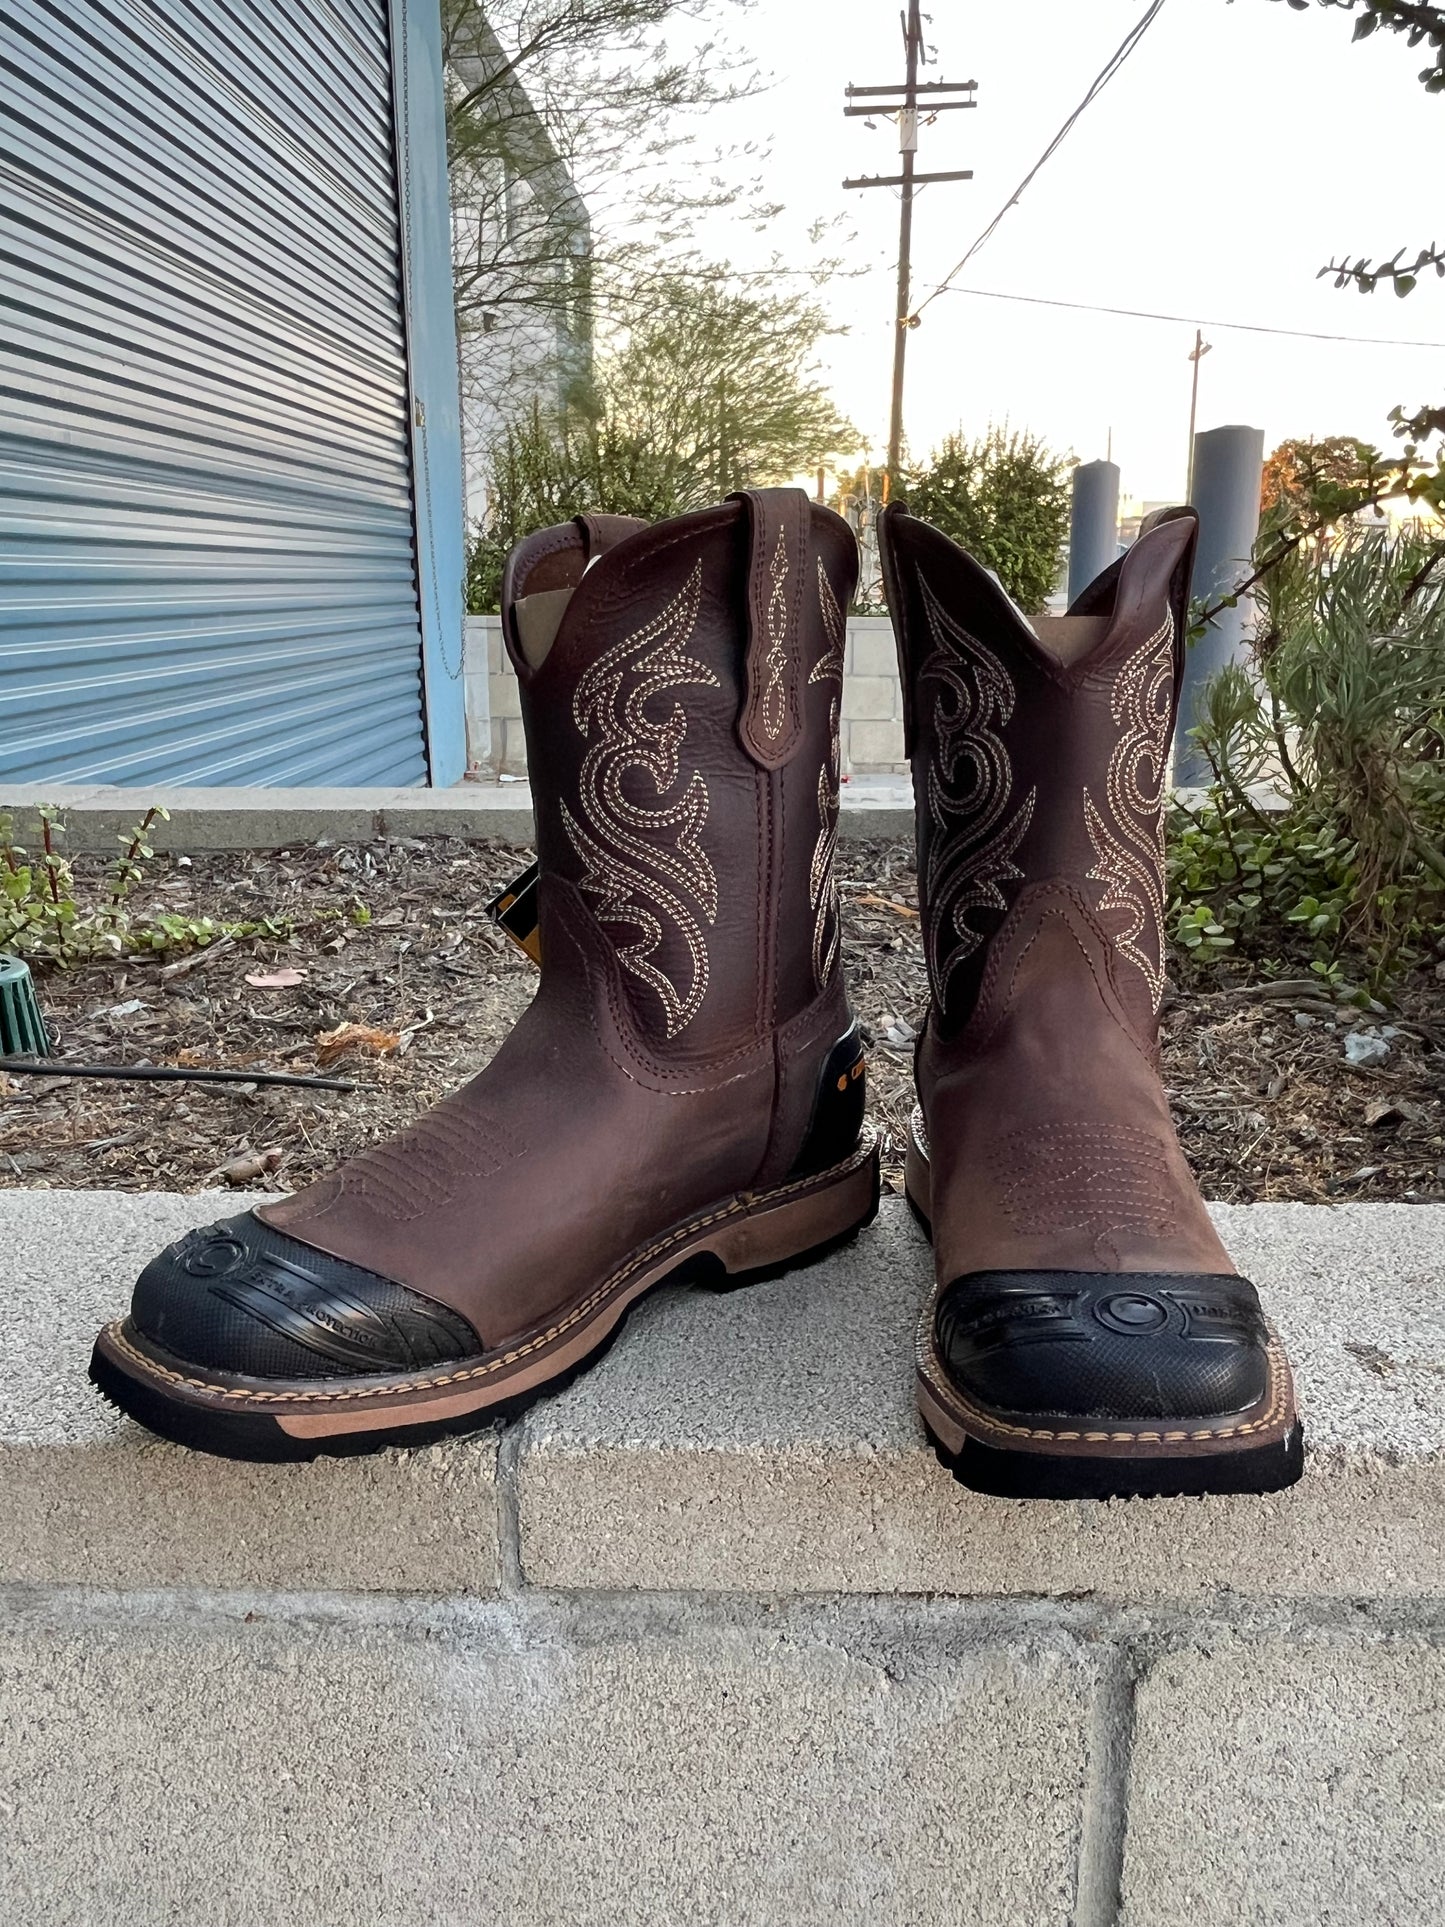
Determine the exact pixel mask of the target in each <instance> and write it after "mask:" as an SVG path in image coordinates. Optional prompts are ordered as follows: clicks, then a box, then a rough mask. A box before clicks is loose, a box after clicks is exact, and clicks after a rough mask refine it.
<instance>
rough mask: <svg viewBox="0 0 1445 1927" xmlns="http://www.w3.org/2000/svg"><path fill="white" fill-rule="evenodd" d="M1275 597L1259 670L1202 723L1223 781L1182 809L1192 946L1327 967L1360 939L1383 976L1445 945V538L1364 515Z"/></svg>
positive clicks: (1316, 547) (1183, 901)
mask: <svg viewBox="0 0 1445 1927" xmlns="http://www.w3.org/2000/svg"><path fill="white" fill-rule="evenodd" d="M1272 540H1273V536H1272V533H1271V531H1269V530H1266V531H1265V532H1264V533H1263V534H1262V535H1261V538H1260V543H1261V547H1264V546H1265V545H1266V544H1268V543H1270V542H1272ZM1259 606H1260V621H1259V625H1258V628H1257V631H1256V635H1255V650H1254V662H1253V664H1252V665H1241V664H1234V665H1231V666H1230V667H1229V668H1227V669H1225V670H1224V671H1223V672H1222V673H1221V674H1220V675H1218V676H1217V677H1216V678H1215V679H1214V681H1213V682H1212V683H1211V684H1210V686H1209V688H1208V690H1207V691H1206V692H1205V696H1204V701H1203V705H1202V715H1201V721H1200V724H1199V726H1198V728H1197V729H1196V730H1195V731H1194V732H1193V733H1194V736H1195V739H1196V740H1197V742H1198V743H1199V746H1200V749H1201V750H1202V752H1203V754H1204V756H1205V758H1206V760H1207V761H1208V763H1209V765H1210V768H1211V770H1212V772H1213V781H1212V783H1211V785H1210V788H1209V791H1208V795H1207V799H1206V801H1205V803H1204V805H1203V807H1202V808H1200V809H1199V810H1197V811H1186V810H1184V809H1183V808H1182V807H1176V810H1175V812H1174V814H1173V818H1172V821H1171V826H1170V828H1171V836H1170V853H1169V889H1170V893H1171V902H1170V922H1171V929H1172V931H1173V934H1174V936H1175V939H1176V941H1177V942H1178V944H1179V945H1180V946H1181V947H1182V948H1183V949H1184V950H1185V951H1187V952H1189V953H1192V954H1193V955H1194V956H1195V957H1196V958H1198V959H1200V960H1203V959H1205V958H1207V957H1209V956H1211V955H1212V956H1217V955H1218V954H1219V953H1221V952H1226V951H1229V950H1234V949H1239V950H1245V951H1248V952H1249V953H1250V954H1252V955H1260V954H1278V952H1279V950H1280V949H1281V948H1290V949H1292V950H1295V951H1296V952H1297V951H1298V950H1299V949H1300V948H1301V947H1303V948H1305V949H1307V950H1309V951H1310V952H1311V953H1312V957H1313V961H1314V962H1315V963H1316V964H1317V965H1319V966H1321V967H1327V966H1328V964H1329V963H1330V961H1331V960H1333V959H1335V958H1337V957H1338V955H1339V954H1340V952H1341V951H1342V950H1344V949H1347V948H1349V949H1356V950H1359V951H1361V952H1362V953H1363V955H1364V957H1365V959H1366V961H1367V965H1368V968H1369V970H1370V972H1371V974H1372V975H1373V976H1374V977H1375V978H1376V979H1379V978H1382V977H1384V976H1385V975H1388V974H1389V973H1390V972H1391V971H1392V970H1393V969H1395V968H1397V967H1409V966H1411V965H1413V964H1416V963H1420V962H1423V961H1426V960H1428V959H1429V958H1431V957H1433V956H1435V955H1437V954H1445V540H1442V539H1441V538H1440V537H1439V536H1438V534H1433V535H1432V534H1431V533H1429V532H1428V531H1422V530H1419V529H1415V530H1408V529H1407V530H1405V531H1403V532H1401V533H1399V534H1391V533H1388V532H1386V531H1383V530H1378V529H1360V528H1358V527H1355V526H1353V525H1351V524H1348V523H1347V524H1346V525H1345V526H1344V527H1343V529H1341V530H1337V531H1336V532H1335V533H1334V534H1333V536H1332V537H1328V538H1325V539H1320V540H1316V541H1313V542H1310V543H1301V544H1300V545H1299V546H1298V547H1297V548H1296V549H1294V550H1293V551H1292V552H1291V553H1290V554H1289V555H1288V556H1286V557H1285V558H1284V559H1283V560H1282V561H1280V562H1278V563H1277V564H1276V565H1275V566H1274V567H1272V568H1271V569H1270V571H1269V573H1268V574H1267V575H1266V576H1265V577H1264V579H1263V581H1262V583H1261V587H1260V592H1259ZM1262 786H1263V787H1267V788H1270V789H1273V790H1274V791H1275V792H1277V793H1279V792H1282V793H1283V795H1284V797H1285V799H1286V800H1287V807H1286V808H1285V810H1284V812H1283V813H1282V814H1270V813H1268V812H1266V811H1265V810H1263V809H1262V808H1261V807H1260V806H1259V803H1258V801H1257V799H1258V796H1259V794H1260V790H1261V787H1262Z"/></svg>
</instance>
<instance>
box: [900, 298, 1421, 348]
mask: <svg viewBox="0 0 1445 1927" xmlns="http://www.w3.org/2000/svg"><path fill="white" fill-rule="evenodd" d="M939 292H940V293H942V292H944V291H943V290H942V289H940V290H939ZM947 292H948V293H949V294H968V295H973V296H974V297H975V298H976V299H978V300H980V301H1022V302H1025V303H1026V304H1027V305H1028V306H1029V307H1033V308H1071V309H1074V310H1075V311H1076V312H1078V313H1080V314H1116V315H1124V316H1126V317H1128V319H1130V320H1132V321H1177V322H1182V323H1183V324H1184V325H1185V326H1186V327H1190V328H1226V329H1229V328H1232V329H1234V330H1235V331H1236V332H1238V333H1241V334H1250V335H1287V336H1288V337H1289V338H1290V339H1291V340H1293V341H1345V342H1353V343H1355V344H1356V345H1358V346H1359V347H1362V348H1433V349H1435V350H1436V351H1437V352H1438V351H1439V350H1441V349H1445V341H1410V340H1407V339H1405V338H1404V337H1403V336H1400V335H1334V334H1326V333H1324V332H1323V331H1322V330H1320V329H1316V328H1272V327H1270V326H1268V325H1267V324H1266V323H1265V322H1262V321H1210V320H1208V319H1207V318H1206V317H1205V316H1203V315H1192V314H1160V313H1157V312H1156V311H1154V310H1153V309H1150V308H1110V307H1105V306H1103V305H1102V304H1101V303H1099V302H1096V301H1063V300H1059V299H1055V298H1052V297H1050V296H1048V295H1042V294H1006V293H1004V292H1003V290H1001V289H999V288H949V289H948V290H947ZM930 298H931V297H930Z"/></svg>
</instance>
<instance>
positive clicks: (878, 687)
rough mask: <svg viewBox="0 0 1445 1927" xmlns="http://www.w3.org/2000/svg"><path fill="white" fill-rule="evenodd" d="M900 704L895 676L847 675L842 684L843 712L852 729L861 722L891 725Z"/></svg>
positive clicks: (899, 693) (898, 711) (900, 697)
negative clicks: (889, 723)
mask: <svg viewBox="0 0 1445 1927" xmlns="http://www.w3.org/2000/svg"><path fill="white" fill-rule="evenodd" d="M901 703H902V694H901V691H900V689H899V686H898V678H897V677H896V676H849V677H848V678H847V679H846V681H845V682H844V684H843V710H844V713H845V714H846V716H847V717H848V720H849V722H850V723H852V724H853V725H854V726H855V727H856V726H857V725H858V724H859V723H864V722H891V721H892V720H893V719H894V717H896V716H897V715H899V714H900V706H901ZM901 753H902V752H901V751H900V754H901Z"/></svg>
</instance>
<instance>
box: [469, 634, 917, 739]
mask: <svg viewBox="0 0 1445 1927" xmlns="http://www.w3.org/2000/svg"><path fill="white" fill-rule="evenodd" d="M466 683H467V721H468V729H469V731H470V734H471V750H470V756H471V760H472V761H473V762H474V763H477V764H479V765H480V766H481V767H482V768H483V769H487V770H490V771H491V772H492V773H494V774H497V775H501V774H506V775H509V776H525V774H526V771H527V750H526V745H525V743H524V742H523V740H522V705H521V697H520V693H519V691H518V688H517V677H516V673H515V671H514V670H513V668H512V666H511V664H510V662H509V661H508V660H507V652H506V650H505V649H504V648H503V647H502V621H501V617H500V616H469V617H468V618H467V661H466ZM483 694H485V704H486V708H485V722H484V719H483V703H482V698H483ZM841 732H842V757H843V769H844V770H845V771H848V772H851V773H853V774H855V775H869V776H876V775H895V774H897V773H899V772H901V771H902V770H903V768H904V767H905V765H904V761H903V700H902V694H901V691H900V686H899V680H898V656H897V652H896V650H895V648H894V643H893V628H892V625H891V623H890V622H889V620H888V618H887V616H850V617H849V619H848V641H847V650H846V654H845V656H844V660H843V711H842V724H841Z"/></svg>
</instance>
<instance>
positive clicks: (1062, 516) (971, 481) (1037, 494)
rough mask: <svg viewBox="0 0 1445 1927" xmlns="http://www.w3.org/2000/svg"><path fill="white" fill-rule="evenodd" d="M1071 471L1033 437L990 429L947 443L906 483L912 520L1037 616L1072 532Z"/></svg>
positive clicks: (906, 478)
mask: <svg viewBox="0 0 1445 1927" xmlns="http://www.w3.org/2000/svg"><path fill="white" fill-rule="evenodd" d="M1069 472H1070V465H1069V463H1068V462H1067V461H1066V460H1065V459H1064V457H1063V456H1062V455H1056V454H1055V453H1054V452H1053V451H1052V450H1051V449H1050V448H1048V447H1046V446H1045V444H1044V443H1043V441H1041V440H1040V438H1039V437H1038V436H1037V435H1030V434H1028V433H1027V432H1024V431H1020V430H1018V429H1010V428H1008V427H1007V426H1005V427H1003V428H999V427H991V428H990V429H989V430H988V432H987V434H985V435H980V436H979V437H978V438H977V440H975V441H968V440H966V439H965V437H964V436H963V435H962V434H957V435H948V436H945V438H944V440H943V442H942V444H941V446H940V447H939V448H937V449H936V450H935V451H934V453H933V454H932V456H930V458H929V460H928V461H927V462H925V463H923V464H922V465H920V466H919V467H917V468H913V469H909V470H908V471H907V472H906V473H905V474H904V476H903V482H902V493H903V494H904V495H905V496H906V498H907V502H908V509H909V513H910V514H912V515H917V516H919V517H921V518H922V520H923V521H925V522H931V523H932V524H933V526H934V528H936V529H940V530H942V532H943V533H944V534H945V535H947V536H950V537H951V538H952V539H953V540H954V541H955V542H957V543H958V544H959V545H960V546H961V547H962V548H965V549H967V550H968V552H969V554H970V555H972V556H974V557H976V558H977V560H978V561H980V562H981V563H983V565H984V567H985V568H987V569H993V570H994V571H995V572H996V574H997V575H998V578H999V580H1000V581H1001V582H1002V583H1003V585H1004V587H1005V588H1006V589H1007V590H1008V592H1009V594H1010V595H1011V596H1012V597H1013V598H1014V600H1015V601H1016V602H1017V603H1018V604H1019V605H1020V606H1021V607H1022V608H1024V609H1026V610H1027V611H1028V613H1029V614H1030V615H1038V614H1039V613H1040V612H1041V611H1042V609H1043V606H1044V603H1045V601H1046V600H1047V599H1048V596H1049V594H1050V592H1051V590H1052V589H1053V588H1054V585H1055V584H1056V583H1057V581H1058V579H1059V566H1060V560H1061V558H1062V554H1063V545H1064V537H1065V535H1066V534H1067V533H1068V527H1069V479H1068V478H1069Z"/></svg>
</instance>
